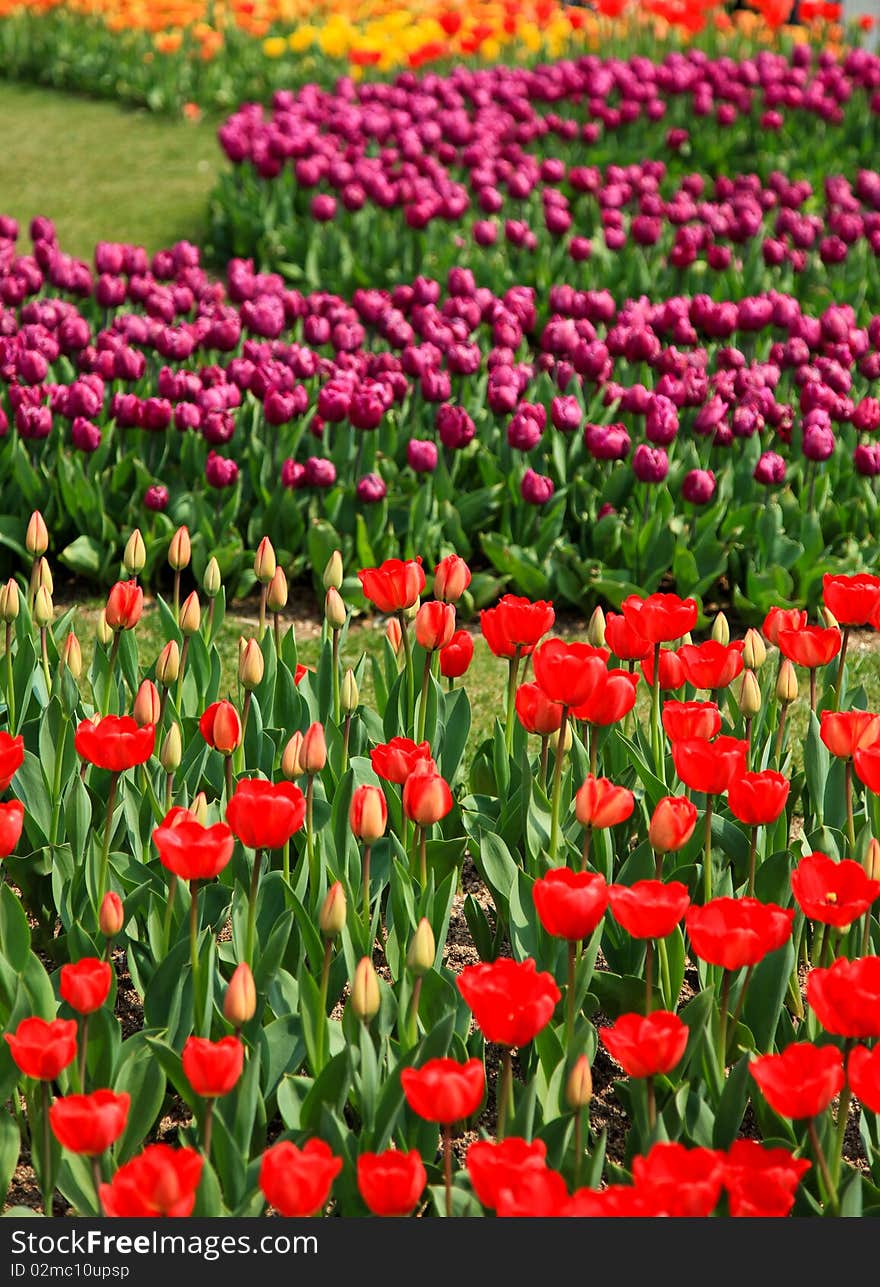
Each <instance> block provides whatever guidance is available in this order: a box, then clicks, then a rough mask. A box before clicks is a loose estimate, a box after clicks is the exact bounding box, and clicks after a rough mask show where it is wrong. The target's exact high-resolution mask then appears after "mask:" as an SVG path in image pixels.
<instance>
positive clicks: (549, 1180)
mask: <svg viewBox="0 0 880 1287" xmlns="http://www.w3.org/2000/svg"><path fill="white" fill-rule="evenodd" d="M510 1179H511V1184H510V1185H509V1187H504V1188H501V1189H500V1190H499V1192H498V1205H497V1206H496V1208H495V1214H496V1215H499V1216H506V1217H520V1218H521V1217H523V1216H530V1217H533V1218H534V1217H541V1216H557V1215H559V1214H560V1212H561V1211H562V1210H563V1208H564V1207H565V1206H566V1205H567V1203H568V1189H567V1188H566V1186H565V1180H564V1179H563V1178H562V1176H561V1175H560V1174H559V1172H558V1171H552V1170H550V1168H549V1167H544V1168H543V1170H538V1168H537V1167H529V1168H527V1169H526V1170H525V1171H522V1172H521V1173H520V1174H519V1175H511V1177H510Z"/></svg>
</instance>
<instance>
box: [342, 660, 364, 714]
mask: <svg viewBox="0 0 880 1287" xmlns="http://www.w3.org/2000/svg"><path fill="white" fill-rule="evenodd" d="M360 699H361V695H360V693H359V692H358V686H357V680H356V679H355V677H354V671H353V670H351V669H349V670H347V671H346V672H345V674H344V675H343V676H342V690H341V692H340V696H339V702H340V705H341V707H342V710H343V713H344V714H346V715H350V714H351V713H352V711H356V710H357V708H358V705H359V703H360Z"/></svg>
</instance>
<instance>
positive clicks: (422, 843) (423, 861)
mask: <svg viewBox="0 0 880 1287" xmlns="http://www.w3.org/2000/svg"><path fill="white" fill-rule="evenodd" d="M419 880H420V881H421V883H422V889H427V887H428V828H427V827H419Z"/></svg>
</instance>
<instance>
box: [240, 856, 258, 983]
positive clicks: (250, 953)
mask: <svg viewBox="0 0 880 1287" xmlns="http://www.w3.org/2000/svg"><path fill="white" fill-rule="evenodd" d="M261 863H262V854H261V853H260V851H259V849H255V850H254V867H253V871H252V872H251V888H250V895H249V897H248V917H247V939H246V940H245V943H246V946H245V953H244V959H245V960H246V961H247V963H248V965H249V966H250V967H251V969H253V965H254V944H255V942H256V937H257V894H258V893H259V890H260V865H261Z"/></svg>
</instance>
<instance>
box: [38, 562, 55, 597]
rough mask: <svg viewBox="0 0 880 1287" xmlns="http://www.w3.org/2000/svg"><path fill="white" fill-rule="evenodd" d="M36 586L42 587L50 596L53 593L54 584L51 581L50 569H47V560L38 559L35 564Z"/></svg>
mask: <svg viewBox="0 0 880 1287" xmlns="http://www.w3.org/2000/svg"><path fill="white" fill-rule="evenodd" d="M37 586H38V587H39V586H42V588H43V589H44V590H48V591H49V593H50V594H54V593H55V582H54V581H53V580H52V569H51V568H50V567H49V560H48V559H40V561H39V563H38V564H37Z"/></svg>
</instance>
